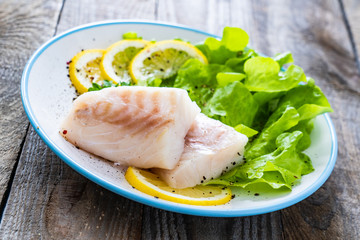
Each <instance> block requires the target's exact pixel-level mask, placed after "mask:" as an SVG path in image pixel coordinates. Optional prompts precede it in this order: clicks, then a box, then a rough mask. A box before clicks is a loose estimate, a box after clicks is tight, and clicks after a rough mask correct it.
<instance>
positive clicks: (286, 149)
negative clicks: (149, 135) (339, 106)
mask: <svg viewBox="0 0 360 240" xmlns="http://www.w3.org/2000/svg"><path fill="white" fill-rule="evenodd" d="M128 35H129V36H127V35H126V37H128V38H132V37H133V38H138V37H137V35H136V33H131V34H128ZM248 42H249V36H248V34H247V33H246V32H245V31H244V30H242V29H240V28H233V27H225V28H224V31H223V36H222V39H221V40H218V39H216V38H213V37H208V38H207V39H206V40H205V41H204V42H203V43H201V44H198V45H196V47H197V48H198V49H199V50H200V51H202V52H203V54H204V55H205V56H206V57H207V59H208V62H209V64H204V63H202V62H200V61H199V60H197V59H189V60H187V61H186V62H185V63H184V64H183V65H182V67H181V68H180V69H179V71H178V72H177V74H176V75H175V76H172V77H171V78H170V79H165V80H164V79H163V80H161V79H149V80H148V86H154V85H156V86H167V87H176V88H182V89H185V90H187V91H188V93H189V96H190V98H191V99H192V100H193V101H195V102H196V103H197V104H198V106H199V107H200V108H201V111H202V112H203V113H204V114H206V115H207V116H209V117H211V118H214V119H217V120H220V121H221V122H223V123H224V124H227V125H229V126H231V127H234V128H235V130H237V131H239V132H241V133H243V134H245V135H247V136H248V137H249V143H248V144H247V146H246V149H245V153H244V155H245V156H244V159H245V160H244V163H243V164H241V165H238V166H235V167H234V168H233V169H231V170H230V171H228V172H226V173H224V174H223V175H222V176H220V177H219V178H217V179H213V180H211V181H209V182H207V183H206V184H219V185H223V186H238V187H247V186H249V185H252V186H253V187H254V186H255V187H256V185H257V184H259V183H262V184H263V183H265V184H267V185H269V186H271V187H272V188H273V189H279V188H282V187H285V188H288V189H291V188H292V186H293V185H294V184H295V183H296V182H297V181H298V180H300V179H301V176H303V175H306V174H308V173H310V172H312V171H313V170H314V169H313V166H312V163H311V160H310V158H309V157H308V156H307V155H306V154H305V153H303V151H304V150H305V149H307V148H308V147H309V146H310V144H311V140H310V133H311V131H312V129H313V120H314V118H315V117H316V116H317V115H320V114H323V113H325V112H332V109H331V107H330V104H329V102H328V101H327V99H326V97H325V95H324V94H323V92H322V91H321V90H320V88H319V87H317V86H316V85H315V82H314V80H313V79H312V78H308V77H306V76H305V74H304V71H303V70H302V68H300V67H299V66H296V65H294V64H293V58H292V55H291V53H289V52H285V53H283V54H279V55H276V56H275V57H273V58H271V57H264V56H261V55H259V54H258V53H257V52H256V51H255V50H254V49H251V48H249V47H247V45H248ZM154 83H155V84H154ZM106 84H107V85H106V86H93V88H94V89H91V90H99V89H101V88H103V87H110V86H112V85H111V83H110V82H109V83H106ZM89 90H90V89H89Z"/></svg>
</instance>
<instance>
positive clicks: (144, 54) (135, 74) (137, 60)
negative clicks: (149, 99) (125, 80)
mask: <svg viewBox="0 0 360 240" xmlns="http://www.w3.org/2000/svg"><path fill="white" fill-rule="evenodd" d="M174 45H176V46H177V47H178V48H176V49H177V50H182V51H185V52H187V53H188V54H189V55H190V56H191V57H193V58H196V59H199V60H200V61H201V62H202V63H204V64H208V60H207V58H206V57H205V55H204V54H203V53H202V52H201V51H200V50H199V49H198V48H196V47H195V46H194V45H192V44H190V43H187V42H183V41H179V40H163V41H159V42H156V43H154V44H151V45H148V46H147V47H145V48H144V49H143V50H141V51H140V52H138V54H136V56H135V57H134V58H133V59H132V61H131V62H130V65H129V73H130V76H131V78H132V79H133V81H134V82H135V83H137V82H138V81H139V80H140V81H141V73H140V71H139V70H138V71H134V69H140V67H139V66H141V64H142V62H143V61H144V60H145V59H146V58H148V57H149V56H150V55H151V54H152V53H153V52H156V51H164V50H165V49H168V48H174Z"/></svg>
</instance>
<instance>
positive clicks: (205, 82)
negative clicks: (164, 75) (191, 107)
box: [174, 59, 231, 109]
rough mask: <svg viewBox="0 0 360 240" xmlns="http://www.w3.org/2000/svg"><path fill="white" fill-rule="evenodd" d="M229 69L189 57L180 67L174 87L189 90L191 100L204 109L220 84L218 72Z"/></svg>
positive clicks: (228, 69)
mask: <svg viewBox="0 0 360 240" xmlns="http://www.w3.org/2000/svg"><path fill="white" fill-rule="evenodd" d="M229 71H231V69H230V68H228V67H226V66H224V65H219V64H203V63H202V62H200V61H199V60H198V59H189V60H187V61H186V62H185V63H184V65H183V66H182V67H181V68H180V69H179V71H178V74H177V77H176V79H175V82H174V87H176V88H182V89H185V90H187V91H188V93H189V97H190V98H191V100H193V101H195V102H196V103H197V105H198V106H199V107H200V108H201V109H203V108H204V107H205V106H206V104H207V102H208V101H209V99H210V98H211V97H212V96H213V94H214V92H215V89H216V87H217V85H218V82H217V79H216V76H217V74H218V73H220V72H229Z"/></svg>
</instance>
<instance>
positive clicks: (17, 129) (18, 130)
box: [0, 0, 61, 198]
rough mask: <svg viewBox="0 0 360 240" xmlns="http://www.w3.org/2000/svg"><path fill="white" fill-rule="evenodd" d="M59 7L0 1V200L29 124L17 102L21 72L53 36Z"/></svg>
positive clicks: (40, 0)
mask: <svg viewBox="0 0 360 240" xmlns="http://www.w3.org/2000/svg"><path fill="white" fill-rule="evenodd" d="M60 7H61V1H43V0H36V1H31V2H26V1H0V132H1V134H0V142H1V144H0V198H2V197H3V194H4V192H5V190H6V188H7V185H8V182H9V179H10V175H11V172H12V169H13V167H14V164H15V162H16V160H17V158H18V155H19V154H20V150H21V143H22V142H23V139H24V137H25V134H26V130H27V127H28V125H29V122H28V121H27V118H26V115H25V112H24V110H23V108H22V105H21V100H20V90H19V89H20V79H21V74H22V70H23V68H24V66H25V64H26V62H27V60H28V58H29V57H30V55H31V54H32V52H33V51H34V50H35V49H36V48H37V47H38V46H40V44H42V43H43V42H44V41H45V40H46V39H47V38H49V37H51V36H52V35H53V34H54V29H55V25H56V22H57V18H58V14H59V11H60ZM29 10H31V11H29Z"/></svg>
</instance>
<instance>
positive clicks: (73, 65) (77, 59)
mask: <svg viewBox="0 0 360 240" xmlns="http://www.w3.org/2000/svg"><path fill="white" fill-rule="evenodd" d="M99 53H101V54H103V53H104V50H103V49H87V50H83V51H81V52H79V53H77V54H76V55H75V56H74V57H73V58H72V59H71V62H70V64H69V77H70V81H71V83H72V84H73V85H74V87H75V89H76V91H78V93H79V94H83V93H85V92H87V91H88V88H87V87H85V86H84V85H83V84H82V83H81V81H80V80H79V78H78V76H77V70H76V69H77V68H81V67H82V66H78V64H82V62H81V58H82V57H83V56H84V55H87V54H99ZM94 59H95V58H94Z"/></svg>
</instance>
